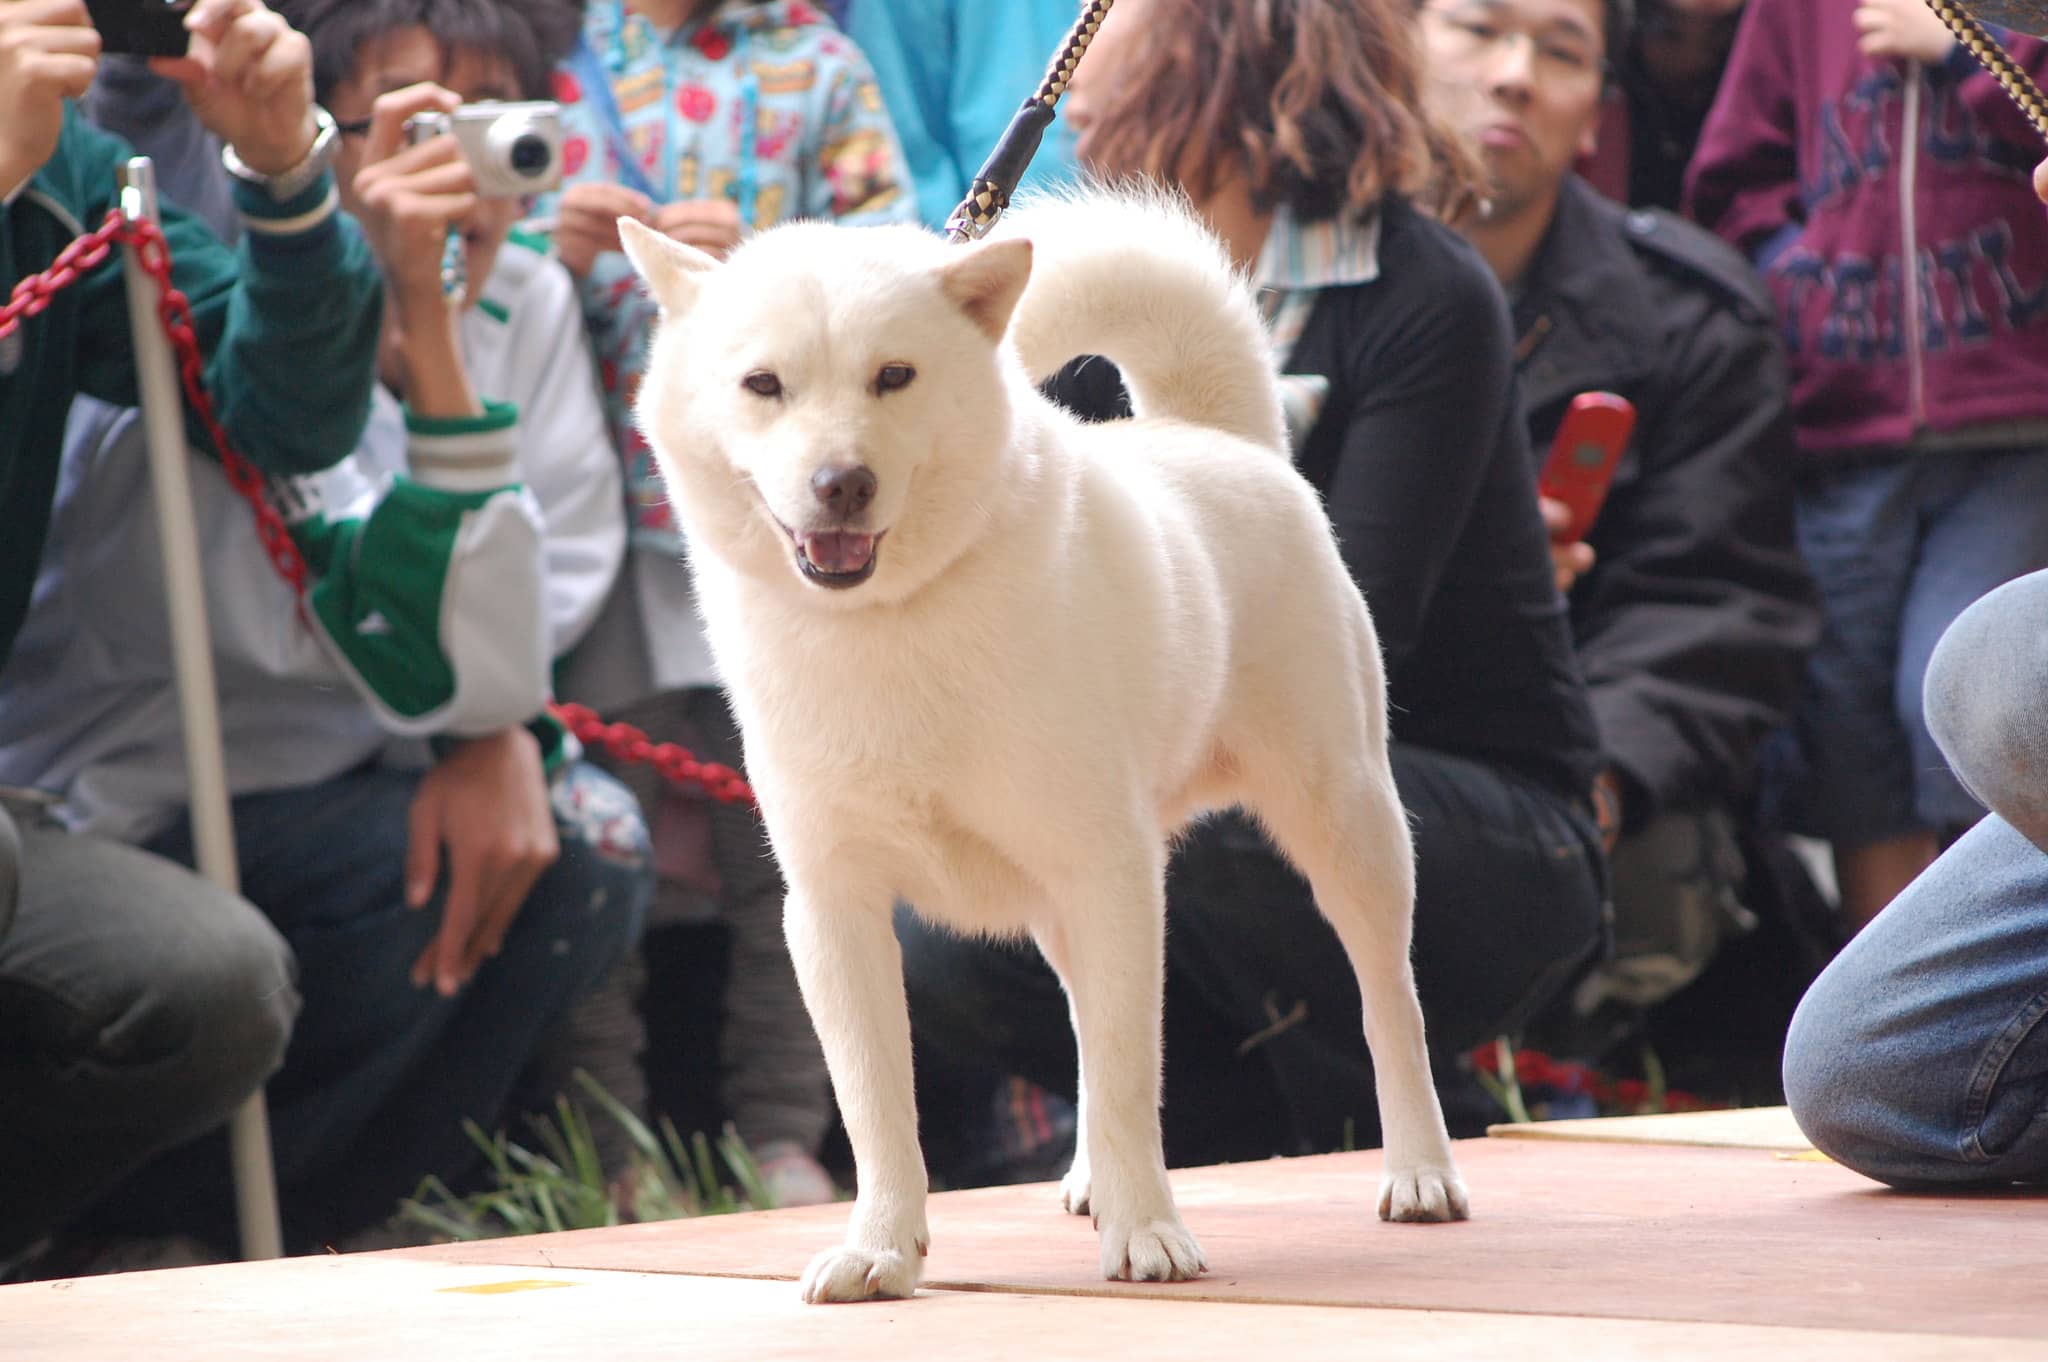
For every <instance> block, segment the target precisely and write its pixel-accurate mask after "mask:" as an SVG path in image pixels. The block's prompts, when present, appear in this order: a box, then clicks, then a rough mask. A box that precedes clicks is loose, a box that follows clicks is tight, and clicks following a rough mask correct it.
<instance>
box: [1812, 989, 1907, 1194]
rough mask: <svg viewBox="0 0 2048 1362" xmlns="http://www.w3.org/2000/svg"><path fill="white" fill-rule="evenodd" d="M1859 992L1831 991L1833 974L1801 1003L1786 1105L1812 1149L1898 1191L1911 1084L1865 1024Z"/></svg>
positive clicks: (1904, 1179) (1904, 1181)
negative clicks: (1906, 1086) (1904, 1086)
mask: <svg viewBox="0 0 2048 1362" xmlns="http://www.w3.org/2000/svg"><path fill="white" fill-rule="evenodd" d="M1858 991H1859V990H1857V989H1855V988H1853V987H1850V986H1848V985H1846V984H1839V983H1833V984H1831V981H1830V978H1829V975H1828V973H1827V972H1823V973H1822V975H1821V977H1820V978H1819V979H1818V980H1816V981H1815V983H1814V985H1813V987H1812V988H1811V989H1809V990H1808V991H1807V994H1806V997H1805V998H1803V999H1801V1000H1800V1003H1799V1008H1798V1010H1797V1011H1796V1012H1795V1013H1794V1014H1793V1017H1792V1024H1791V1026H1790V1028H1789V1029H1788V1030H1787V1032H1786V1034H1785V1054H1784V1061H1783V1078H1784V1084H1785V1104H1786V1106H1788V1107H1789V1108H1790V1109H1791V1111H1792V1118H1793V1120H1794V1121H1796V1122H1797V1123H1798V1125H1799V1130H1800V1133H1802V1134H1803V1135H1805V1136H1806V1138H1807V1139H1808V1140H1809V1141H1810V1142H1811V1143H1812V1145H1813V1147H1814V1148H1815V1149H1817V1150H1819V1151H1820V1152H1821V1153H1823V1154H1825V1155H1827V1156H1828V1157H1829V1158H1831V1159H1833V1160H1834V1161H1835V1162H1836V1163H1839V1164H1841V1165H1842V1166H1843V1167H1845V1168H1849V1169H1853V1170H1854V1171H1856V1172H1858V1173H1861V1174H1863V1175H1864V1176H1865V1177H1868V1178H1873V1179H1875V1180H1877V1181H1879V1182H1887V1183H1893V1184H1895V1185H1903V1186H1910V1185H1914V1182H1915V1180H1914V1179H1912V1178H1910V1177H1906V1176H1903V1175H1902V1172H1901V1170H1902V1167H1903V1166H1904V1164H1905V1163H1906V1162H1907V1154H1906V1150H1905V1149H1904V1148H1903V1146H1902V1145H1901V1143H1900V1139H1899V1132H1900V1131H1901V1130H1902V1128H1903V1127H1904V1125H1905V1124H1906V1116H1905V1113H1904V1110H1903V1104H1902V1099H1903V1093H1902V1092H1901V1091H1900V1090H1899V1089H1898V1088H1897V1087H1895V1086H1894V1085H1896V1084H1900V1083H1903V1082H1905V1081H1907V1080H1906V1078H1905V1076H1904V1075H1902V1074H1901V1073H1900V1072H1899V1069H1898V1066H1896V1065H1894V1064H1890V1063H1887V1062H1886V1050H1885V1047H1884V1046H1883V1045H1882V1044H1881V1043H1880V1042H1879V1040H1878V1039H1877V1038H1876V1037H1874V1036H1872V1035H1870V1034H1868V1033H1867V1032H1866V1031H1865V1029H1864V1028H1863V1027H1862V1026H1861V1025H1860V1022H1859V1010H1858V1002H1859V999H1858V997H1857V996H1856V994H1857V992H1858Z"/></svg>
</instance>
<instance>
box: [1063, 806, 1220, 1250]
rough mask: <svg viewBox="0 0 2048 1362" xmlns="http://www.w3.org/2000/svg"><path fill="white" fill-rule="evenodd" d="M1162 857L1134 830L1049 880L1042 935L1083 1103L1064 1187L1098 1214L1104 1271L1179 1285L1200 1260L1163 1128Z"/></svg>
mask: <svg viewBox="0 0 2048 1362" xmlns="http://www.w3.org/2000/svg"><path fill="white" fill-rule="evenodd" d="M1163 856H1164V851H1163V849H1162V848H1161V847H1159V846H1158V845H1156V844H1147V843H1146V842H1143V841H1140V840H1138V839H1136V838H1133V839H1132V842H1131V845H1130V847H1129V849H1128V854H1127V855H1124V856H1120V857H1117V858H1116V859H1115V861H1114V862H1113V863H1112V864H1110V865H1108V866H1106V867H1105V868H1104V870H1103V872H1102V873H1100V874H1097V875H1078V876H1076V877H1075V879H1074V880H1073V881H1072V882H1070V883H1067V884H1062V885H1055V886H1053V887H1052V888H1053V893H1052V901H1053V902H1054V903H1055V904H1056V905H1057V909H1056V911H1057V913H1058V917H1057V922H1056V925H1054V926H1049V927H1045V928H1041V930H1040V932H1039V941H1040V946H1041V949H1045V950H1046V958H1047V959H1048V961H1050V962H1051V964H1052V966H1053V968H1054V969H1055V970H1056V971H1057V972H1058V974H1059V976H1060V982H1061V983H1062V984H1063V985H1064V986H1065V987H1066V990H1067V998H1068V1002H1069V1009H1070V1012H1071V1015H1072V1017H1073V1021H1074V1039H1075V1041H1076V1043H1077V1044H1078V1046H1079V1048H1080V1054H1081V1093H1082V1107H1083V1109H1082V1116H1081V1123H1080V1125H1079V1127H1078V1128H1077V1130H1076V1132H1075V1134H1076V1141H1077V1149H1076V1152H1075V1156H1074V1172H1070V1173H1069V1174H1068V1180H1067V1182H1066V1183H1063V1184H1062V1190H1063V1192H1064V1193H1066V1195H1067V1196H1068V1205H1069V1208H1070V1209H1074V1210H1077V1211H1078V1210H1079V1209H1080V1207H1079V1206H1077V1205H1075V1204H1074V1202H1075V1201H1076V1200H1080V1201H1082V1202H1084V1204H1085V1205H1086V1207H1087V1209H1088V1210H1089V1211H1090V1212H1091V1213H1092V1214H1093V1216H1094V1218H1095V1226H1096V1229H1097V1231H1098V1233H1099V1234H1100V1236H1101V1251H1102V1274H1103V1276H1105V1277H1108V1278H1111V1279H1114V1280H1123V1281H1141V1282H1142V1281H1183V1280H1185V1279H1187V1278H1189V1277H1193V1276H1195V1275H1196V1274H1198V1273H1200V1272H1202V1271H1203V1270H1205V1269H1206V1268H1207V1266H1208V1263H1207V1261H1206V1260H1205V1259H1204V1258H1203V1256H1202V1247H1201V1245H1200V1244H1198V1243H1196V1242H1195V1237H1194V1236H1193V1235H1192V1234H1190V1233H1188V1230H1187V1227H1186V1226H1185V1225H1183V1224H1182V1223H1181V1219H1180V1212H1179V1211H1177V1210H1176V1209H1174V1204H1173V1189H1172V1188H1171V1187H1170V1186H1169V1185H1168V1183H1167V1180H1166V1156H1165V1153H1164V1151H1163V1149H1162V1147H1161V1143H1160V1134H1159V1084H1160V1072H1159V1065H1160V1050H1161V1040H1160V1035H1161V1029H1162V1016H1161V1012H1162V1008H1163V1007H1164V1004H1165V996H1166V980H1165V953H1166V890H1165V865H1164V861H1163ZM1048 947H1049V949H1048ZM1081 1140H1085V1141H1086V1144H1085V1145H1080V1144H1079V1141H1081ZM1077 1175H1078V1179H1079V1180H1078V1182H1077V1181H1076V1176H1077Z"/></svg>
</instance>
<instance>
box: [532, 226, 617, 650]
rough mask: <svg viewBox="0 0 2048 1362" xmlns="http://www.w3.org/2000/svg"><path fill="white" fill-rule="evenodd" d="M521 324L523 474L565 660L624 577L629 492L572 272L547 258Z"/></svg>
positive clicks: (555, 637) (551, 617) (551, 622)
mask: <svg viewBox="0 0 2048 1362" xmlns="http://www.w3.org/2000/svg"><path fill="white" fill-rule="evenodd" d="M513 319H514V322H515V324H516V326H517V328H518V337H517V339H516V340H515V341H514V344H515V345H516V346H517V361H516V363H517V367H518V370H519V383H518V387H517V393H516V397H517V401H518V403H519V411H520V422H519V440H518V455H517V457H518V461H519V474H520V477H521V479H522V480H523V481H524V482H525V483H526V485H527V487H528V488H529V489H530V490H531V491H532V492H533V495H534V499H535V500H536V501H538V502H539V503H540V511H541V520H542V523H543V525H544V527H545V535H546V541H545V545H544V555H545V559H546V564H547V613H548V628H549V638H550V642H551V646H552V649H553V652H554V655H555V656H556V657H560V656H561V655H562V654H564V653H566V652H568V651H569V649H570V648H572V647H574V646H575V644H576V643H577V641H578V640H580V639H581V638H582V637H583V635H584V633H585V632H586V631H587V630H588V629H589V628H590V626H591V623H592V622H593V621H594V620H596V618H597V614H598V611H599V610H600V609H601V608H602V607H603V605H604V601H605V597H606V596H607V595H608V594H609V593H610V591H611V588H612V582H613V580H614V579H615V578H616V577H617V576H618V571H619V564H620V563H621V562H622V561H623V559H624V557H625V552H626V507H625V492H624V489H623V484H622V480H621V477H620V473H619V456H618V454H617V452H616V451H614V450H613V448H612V442H611V436H610V434H609V433H608V432H607V430H606V427H605V417H604V400H603V397H602V395H601V394H600V392H599V389H598V382H597V361H596V359H595V358H594V357H593V355H592V352H591V348H590V341H589V339H588V338H587V336H586V334H585V332H584V328H583V312H582V309H581V308H580V307H579V306H578V304H577V301H576V291H575V286H574V285H573V284H571V283H570V280H569V275H568V272H567V271H565V270H564V269H563V268H562V267H561V266H560V265H559V264H557V263H556V262H555V261H553V260H547V261H543V262H541V265H540V268H538V269H536V270H535V271H534V274H533V277H532V278H531V280H530V281H529V282H528V284H527V287H526V289H525V290H524V291H523V293H522V296H521V297H520V300H519V302H518V304H517V306H516V308H515V310H514V312H513Z"/></svg>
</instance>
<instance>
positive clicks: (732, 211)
mask: <svg viewBox="0 0 2048 1362" xmlns="http://www.w3.org/2000/svg"><path fill="white" fill-rule="evenodd" d="M650 225H651V226H653V228H654V230H655V231H657V232H661V233H664V234H666V235H667V236H668V237H669V238H670V239H671V240H674V241H680V242H682V243H683V244H684V245H685V246H695V247H696V248H697V249H698V250H700V251H702V252H704V253H705V254H706V255H708V256H710V257H712V258H713V259H714V260H723V259H725V257H726V256H728V255H730V254H732V248H733V247H735V246H737V245H739V244H740V209H739V205H738V204H736V203H734V202H733V201H732V200H731V199H686V200H684V201H683V202H681V203H670V204H664V205H663V206H662V207H660V208H657V209H655V210H654V221H653V222H652V224H650Z"/></svg>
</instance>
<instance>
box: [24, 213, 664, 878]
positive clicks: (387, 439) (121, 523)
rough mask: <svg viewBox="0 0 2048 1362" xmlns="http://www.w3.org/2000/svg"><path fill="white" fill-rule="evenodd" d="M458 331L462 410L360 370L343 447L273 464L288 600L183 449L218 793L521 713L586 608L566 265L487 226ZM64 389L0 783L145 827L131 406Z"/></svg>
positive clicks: (148, 590) (137, 456) (613, 545)
mask: <svg viewBox="0 0 2048 1362" xmlns="http://www.w3.org/2000/svg"><path fill="white" fill-rule="evenodd" d="M461 341H462V349H463V355H464V359H465V361H466V363H467V365H468V368H469V372H470V377H471V381H472V383H473V384H474V386H475V388H476V390H477V391H478V393H479V394H480V395H482V396H484V397H485V398H486V400H487V409H486V412H485V414H484V415H483V416H482V417H480V418H477V419H475V420H470V421H455V422H427V421H421V420H419V419H416V418H411V417H409V415H408V413H406V412H405V410H404V409H403V408H402V406H401V404H400V403H399V402H398V401H397V399H396V398H395V397H393V396H392V394H391V393H390V392H388V391H385V390H382V389H380V390H379V391H378V392H377V394H376V395H375V398H374V401H373V405H372V410H371V414H370V419H369V424H368V426H367V428H366V429H365V431H364V435H363V438H362V441H361V444H360V445H359V446H358V448H357V450H356V451H355V453H354V454H353V455H351V456H350V457H349V458H348V459H346V460H344V461H343V462H342V463H340V464H338V465H336V466H335V467H334V468H331V469H329V470H327V471H325V472H323V473H319V474H314V475H310V476H307V477H300V478H292V479H285V480H279V481H278V482H277V483H275V484H274V486H275V491H276V496H275V499H276V500H277V501H278V503H279V505H280V506H281V507H282V508H283V509H284V510H285V512H286V515H287V519H288V520H289V521H290V522H291V523H292V525H293V530H294V534H295V537H296V538H297V540H298V542H299V544H300V546H301V550H302V552H304V553H305V555H306V558H307V561H308V565H309V567H310V568H311V569H312V576H313V582H314V586H313V590H312V592H311V594H310V599H309V601H308V606H309V608H308V609H307V611H306V612H305V615H304V617H302V616H301V613H300V611H299V609H298V605H297V602H295V601H294V599H293V597H292V593H291V591H290V589H289V587H287V586H286V585H285V584H284V583H283V582H282V580H281V579H279V577H278V576H277V574H276V572H275V571H274V570H273V569H272V567H271V565H270V563H269V561H268V559H267V558H266V557H265V555H264V553H263V549H262V546H261V542H260V540H259V539H258V536H257V533H256V528H255V522H254V520H253V518H252V516H251V514H250V512H249V509H248V507H247V505H246V504H245V503H244V502H242V500H241V499H240V497H238V496H237V495H236V494H235V493H234V491H233V489H232V488H230V487H229V485H228V483H227V480H226V478H225V476H224V475H222V473H221V472H220V470H219V468H218V466H217V465H216V464H214V463H213V461H212V460H210V459H195V461H194V470H193V471H194V494H195V497H196V499H197V502H198V505H197V515H198V518H199V529H200V535H201V541H202V545H203V551H204V553H205V556H206V576H207V589H208V608H209V614H210V617H211V619H210V622H211V626H212V631H213V635H214V655H215V659H216V669H217V671H218V673H219V684H220V692H221V713H222V725H223V729H224V732H225V736H226V739H227V754H228V780H229V786H230V789H231V790H232V791H233V792H234V793H237V794H240V793H245V792H253V791H257V790H266V789H276V788H282V787H289V786H297V785H303V784H309V783H313V782H315V781H319V780H324V779H327V778H329V777H331V776H333V775H337V774H339V773H340V772H342V771H346V770H348V769H350V768H351V767H353V766H355V765H358V764H360V763H361V762H363V761H365V760H369V759H371V758H373V757H376V756H378V755H380V754H382V753H384V752H386V750H387V749H388V748H389V747H390V746H391V744H392V742H393V740H394V739H416V738H424V737H440V736H447V737H460V736H465V735H473V734H480V733H486V732H493V731H496V730H499V729H502V728H505V727H507V726H509V725H513V724H521V723H526V722H529V721H531V720H533V719H535V718H536V717H537V716H538V715H539V714H540V713H541V710H542V708H543V706H544V704H545V701H546V697H547V695H548V694H549V692H550V689H551V686H550V670H551V667H552V664H553V661H554V659H555V658H556V657H558V656H560V655H561V654H562V653H563V652H565V651H566V650H567V649H568V648H569V647H570V646H571V645H573V644H574V643H575V642H576V641H577V640H578V639H579V638H580V637H581V636H582V634H583V633H584V631H585V630H587V629H588V628H589V626H590V624H591V622H592V620H593V619H595V618H596V616H597V613H598V611H599V609H600V607H601V606H602V605H603V603H604V599H605V596H606V593H607V592H608V590H609V589H610V586H611V583H612V579H613V577H614V575H615V574H616V572H617V570H618V566H619V562H620V559H621V556H622V555H623V553H624V548H625V523H624V502H623V496H622V493H621V490H620V486H619V473H618V461H617V457H616V456H615V455H614V454H613V453H612V450H611V448H610V444H609V440H608V437H607V435H606V433H605V427H604V416H603V409H602V405H601V401H600V398H599V393H598V388H597V382H596V374H595V369H594V366H593V364H592V361H591V359H590V353H589V348H588V344H587V342H586V341H585V339H584V331H583V328H582V325H581V317H580V313H579V310H578V306H577V303H576V300H575V296H574V292H573V288H572V286H571V284H570V281H569V279H568V276H567V275H566V274H565V273H564V272H563V271H562V269H561V267H560V266H559V265H558V264H556V263H555V262H553V261H551V260H549V259H548V258H546V257H545V256H544V255H542V254H541V253H540V252H538V251H537V250H535V249H533V248H532V246H531V245H529V244H527V243H526V242H524V241H522V240H519V239H517V238H515V239H514V241H512V242H508V243H507V245H506V246H505V248H504V249H503V250H502V251H501V252H500V253H499V257H498V261H497V264H496V265H495V267H494V268H493V271H492V274H491V277H490V279H489V280H488V281H487V283H486V285H485V287H484V289H483V291H482V296H481V298H480V299H479V301H478V303H477V305H476V306H474V307H472V308H471V309H470V310H469V311H468V312H467V313H466V314H465V315H464V317H463V319H462V323H461ZM81 406H82V409H81V411H80V412H79V413H77V414H75V415H74V418H73V423H72V428H71V431H70V440H69V446H68V448H67V451H66V459H65V467H64V471H63V474H62V477H61V479H60V485H59V487H58V491H57V502H56V512H55V515H54V517H53V520H52V528H51V542H50V545H49V549H48V551H47V553H46V556H45V567H44V571H43V573H42V576H41V578H40V579H39V580H38V582H37V585H36V591H35V605H34V608H33V609H32V610H31V611H30V614H29V619H28V623H27V626H26V627H25V628H24V629H23V631H22V634H21V637H20V638H19V639H18V640H17V643H16V648H15V658H14V661H13V665H11V666H10V667H9V668H8V674H7V675H5V676H0V784H16V785H33V786H39V787H41V788H44V789H48V790H52V791H54V792H56V793H58V794H59V795H61V796H62V797H63V798H64V800H65V806H64V812H65V814H66V816H67V819H68V821H70V822H71V823H73V824H74V826H78V827H81V828H86V829H90V830H93V831H97V832H101V833H104V834H107V835H112V836H118V837H125V838H129V839H141V838H145V837H147V836H149V835H151V834H152V833H154V832H155V831H156V830H158V829H159V828H160V827H162V826H163V825H164V824H165V823H166V822H167V821H168V820H169V819H170V818H171V817H172V816H173V815H174V814H175V812H176V811H177V810H178V809H179V808H181V807H182V806H183V805H184V803H185V802H186V799H187V782H186V778H185V764H184V752H183V747H182V740H181V738H180V735H179V726H178V719H177V712H176V700H175V695H174V693H173V690H172V687H171V685H170V667H171V652H170V642H169V638H168V636H167V633H166V625H165V622H164V611H163V597H162V591H161V587H160V585H159V575H160V569H159V568H158V566H157V562H156V553H157V549H156V534H155V528H154V508H153V507H152V506H151V505H150V501H149V496H148V490H147V488H148V484H147V478H146V476H144V474H143V471H142V466H143V464H144V459H143V450H142V439H143V436H142V429H141V424H140V422H139V420H137V419H136V414H135V413H134V412H132V411H121V410H116V409H113V408H109V407H106V406H104V405H101V404H91V405H90V406H86V405H85V404H81ZM309 622H310V623H311V624H312V625H313V626H314V627H313V628H310V629H309V628H308V627H307V624H308V623H309Z"/></svg>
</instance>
